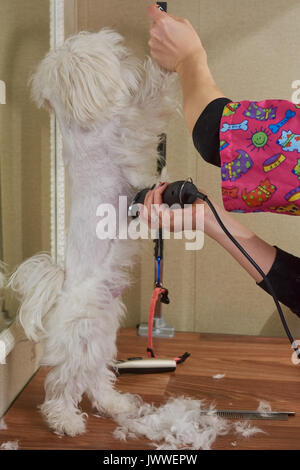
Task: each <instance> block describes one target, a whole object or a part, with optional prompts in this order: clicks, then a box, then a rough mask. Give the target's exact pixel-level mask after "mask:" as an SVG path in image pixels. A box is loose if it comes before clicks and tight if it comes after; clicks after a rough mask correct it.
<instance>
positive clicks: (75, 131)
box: [9, 28, 176, 436]
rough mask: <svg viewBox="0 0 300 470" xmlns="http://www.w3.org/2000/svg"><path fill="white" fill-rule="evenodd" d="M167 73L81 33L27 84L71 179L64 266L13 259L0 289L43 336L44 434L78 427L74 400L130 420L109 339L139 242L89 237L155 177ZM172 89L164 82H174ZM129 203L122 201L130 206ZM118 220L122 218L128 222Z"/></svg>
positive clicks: (129, 401)
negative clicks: (56, 134) (107, 213)
mask: <svg viewBox="0 0 300 470" xmlns="http://www.w3.org/2000/svg"><path fill="white" fill-rule="evenodd" d="M174 75H175V74H170V73H168V72H164V71H163V70H162V69H160V68H159V67H158V66H157V65H155V64H154V63H153V62H152V61H151V59H149V58H148V59H147V60H146V61H145V63H141V62H140V61H139V60H138V59H137V58H136V57H135V56H134V55H133V54H132V53H131V52H130V51H129V50H128V49H127V48H125V47H124V45H123V38H122V37H121V36H120V35H119V34H118V33H116V32H115V31H112V30H110V29H107V28H105V29H102V30H101V31H100V32H99V33H94V34H91V33H86V32H82V33H80V34H78V35H76V36H74V37H71V38H69V39H67V40H66V41H65V43H64V44H63V45H62V46H61V47H59V48H58V49H57V50H54V51H51V52H49V53H48V54H47V55H46V57H45V58H44V60H43V61H42V62H41V63H40V64H39V66H38V68H37V71H36V73H35V74H34V76H33V78H32V82H31V83H32V95H33V98H34V100H35V102H36V103H37V105H38V106H39V107H41V106H46V107H48V109H51V110H53V111H54V112H55V115H56V117H57V120H58V122H59V126H60V129H61V132H62V135H63V141H64V162H65V166H66V168H67V171H68V175H69V181H70V201H71V207H70V223H69V229H68V234H67V248H66V260H65V268H64V269H63V268H62V267H60V266H58V265H56V264H54V262H53V261H52V259H51V257H50V256H48V255H47V254H37V255H36V256H33V257H32V258H30V259H28V260H26V261H25V262H23V263H22V264H21V265H20V266H19V267H18V269H17V270H16V272H15V273H14V274H13V275H12V276H11V278H10V281H9V286H10V287H11V288H12V289H13V290H14V291H15V292H16V293H17V294H18V296H19V298H20V300H21V305H20V311H19V319H20V322H21V324H22V326H23V328H24V330H25V333H26V335H27V336H28V338H30V339H32V340H34V341H42V342H43V347H44V354H43V359H42V364H43V365H47V366H51V367H52V369H51V371H50V373H49V374H48V376H47V378H46V382H45V390H46V398H45V402H44V403H43V405H41V411H42V414H43V415H44V417H45V419H46V420H47V422H48V424H49V426H50V428H51V429H52V430H54V431H55V432H56V433H59V434H63V433H65V434H68V435H70V436H75V435H76V434H80V433H83V432H84V430H85V417H86V413H83V412H82V411H81V410H80V408H79V407H78V406H79V403H80V401H81V399H82V396H83V394H84V393H86V394H87V396H88V397H89V399H90V400H91V403H92V405H93V407H95V408H96V409H97V410H98V411H99V412H100V413H105V414H108V415H110V416H112V417H115V416H120V414H122V413H123V415H124V413H125V414H126V415H127V414H128V415H131V416H133V415H134V414H135V413H136V412H137V410H138V407H139V404H140V402H139V400H138V398H137V397H135V396H132V395H130V394H120V393H118V392H117V391H116V390H115V388H114V383H115V373H114V370H113V369H114V366H115V359H116V353H117V350H116V332H117V329H118V327H119V323H120V319H121V318H122V316H123V315H124V312H125V307H124V304H123V303H122V300H121V298H120V294H121V292H122V290H123V289H124V287H126V286H127V285H128V284H129V280H130V279H129V278H130V276H129V274H128V268H129V267H130V266H131V265H132V263H133V255H134V254H135V253H137V242H134V241H132V240H120V239H99V238H98V237H97V234H96V227H97V222H99V217H98V216H97V207H98V206H99V204H101V203H109V204H112V205H113V206H114V208H115V209H116V213H117V217H118V210H119V209H118V203H119V196H121V195H122V196H127V197H128V198H129V199H130V198H131V197H132V196H133V195H135V193H136V192H137V191H138V190H140V189H141V188H144V187H147V186H148V187H149V186H151V185H152V184H153V183H155V182H156V180H157V174H156V167H157V145H158V141H159V135H160V134H161V133H162V132H164V131H165V130H166V124H167V121H168V119H169V118H170V116H171V114H172V113H174V111H175V109H176V101H175V100H173V99H171V98H170V88H172V87H173V84H174ZM173 88H174V87H173ZM128 202H129V201H128ZM126 223H127V216H126Z"/></svg>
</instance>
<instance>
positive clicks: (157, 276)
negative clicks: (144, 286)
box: [156, 256, 160, 284]
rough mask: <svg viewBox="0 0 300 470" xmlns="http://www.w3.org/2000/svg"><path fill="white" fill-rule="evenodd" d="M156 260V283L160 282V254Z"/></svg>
mask: <svg viewBox="0 0 300 470" xmlns="http://www.w3.org/2000/svg"><path fill="white" fill-rule="evenodd" d="M156 261H157V272H156V283H157V284H160V256H158V257H157V258H156Z"/></svg>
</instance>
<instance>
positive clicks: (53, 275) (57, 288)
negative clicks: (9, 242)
mask: <svg viewBox="0 0 300 470" xmlns="http://www.w3.org/2000/svg"><path fill="white" fill-rule="evenodd" d="M63 283H64V270H63V269H62V268H61V267H60V266H58V265H56V264H55V263H54V262H53V261H52V259H51V257H50V256H49V255H47V254H44V253H39V254H37V255H35V256H33V257H32V258H29V259H27V260H26V261H24V262H23V263H22V264H20V266H18V268H17V270H16V271H15V272H14V273H13V274H12V275H11V277H10V279H9V281H8V287H10V288H11V289H12V290H13V291H14V292H15V293H16V294H17V296H18V298H19V300H20V302H21V304H20V308H19V321H20V323H21V325H22V327H23V328H24V331H25V334H26V336H27V337H28V338H29V339H31V340H33V341H38V340H39V339H40V336H41V333H44V332H45V330H44V328H43V324H42V320H43V317H44V316H45V315H46V314H47V313H48V312H49V310H50V309H51V308H52V307H53V306H54V304H55V302H56V300H57V297H58V295H59V293H60V292H61V289H62V286H63Z"/></svg>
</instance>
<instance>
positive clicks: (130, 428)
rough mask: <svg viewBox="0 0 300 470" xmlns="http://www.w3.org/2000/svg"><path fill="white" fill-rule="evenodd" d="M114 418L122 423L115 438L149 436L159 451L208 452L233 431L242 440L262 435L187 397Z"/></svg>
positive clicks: (201, 401)
mask: <svg viewBox="0 0 300 470" xmlns="http://www.w3.org/2000/svg"><path fill="white" fill-rule="evenodd" d="M204 411H207V413H203V412H204ZM114 419H115V420H116V421H117V423H118V424H119V427H118V428H117V429H116V430H115V432H114V436H115V437H116V438H118V439H121V440H126V439H127V438H133V439H134V438H138V437H140V438H141V437H146V438H147V439H149V440H151V441H154V442H156V443H155V444H154V445H155V447H156V448H157V449H159V450H162V449H164V450H166V449H203V450H209V449H211V446H212V444H213V443H214V442H215V440H216V438H217V437H218V436H224V435H226V434H228V433H229V432H230V431H232V430H233V431H234V432H235V433H236V434H239V435H241V436H243V437H249V436H250V435H253V434H256V433H259V432H263V431H262V430H261V429H259V428H256V427H253V426H251V425H250V424H249V423H248V422H247V421H246V422H240V421H239V422H236V423H234V424H233V423H232V422H229V421H228V420H225V419H223V418H220V417H219V416H218V415H217V414H216V410H215V407H214V406H213V405H210V406H209V407H207V406H206V405H205V402H204V400H195V399H192V398H186V397H184V396H181V397H177V398H171V399H169V400H168V401H167V402H166V403H165V404H164V405H162V406H160V407H155V406H154V405H150V404H142V405H141V407H140V409H139V414H138V416H133V417H130V416H128V415H125V414H124V415H122V414H121V415H119V416H115V417H114Z"/></svg>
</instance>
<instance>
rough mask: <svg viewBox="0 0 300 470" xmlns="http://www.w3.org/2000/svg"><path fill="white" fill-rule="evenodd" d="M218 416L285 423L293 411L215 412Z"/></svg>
mask: <svg viewBox="0 0 300 470" xmlns="http://www.w3.org/2000/svg"><path fill="white" fill-rule="evenodd" d="M215 412H216V414H217V415H218V416H221V417H222V418H233V419H271V420H275V419H276V420H279V421H287V419H288V417H289V416H294V415H295V414H296V413H295V412H294V411H266V412H265V411H263V412H260V411H249V410H215ZM207 413H208V411H201V414H207Z"/></svg>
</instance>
